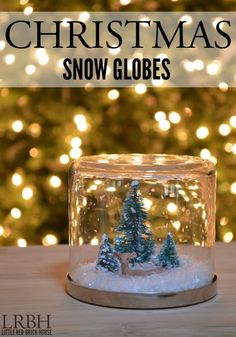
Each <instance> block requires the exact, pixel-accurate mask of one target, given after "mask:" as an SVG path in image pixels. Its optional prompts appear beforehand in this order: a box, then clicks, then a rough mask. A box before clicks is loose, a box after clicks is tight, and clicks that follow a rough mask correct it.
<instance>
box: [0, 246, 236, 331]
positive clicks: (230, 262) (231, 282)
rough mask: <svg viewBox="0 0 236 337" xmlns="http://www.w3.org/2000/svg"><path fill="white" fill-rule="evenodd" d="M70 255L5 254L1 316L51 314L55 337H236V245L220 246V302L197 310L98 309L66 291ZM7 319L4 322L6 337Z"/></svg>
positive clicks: (0, 259)
mask: <svg viewBox="0 0 236 337" xmlns="http://www.w3.org/2000/svg"><path fill="white" fill-rule="evenodd" d="M68 257H69V249H68V247H67V246H57V247H49V248H45V247H27V248H15V247H6V248H5V247H2V248H0V314H1V315H2V314H6V315H10V316H7V317H10V318H11V317H12V315H13V314H22V315H26V314H43V315H45V314H51V327H52V335H53V336H65V337H70V336H74V337H118V336H119V337H167V336H168V337H172V336H173V337H192V336H194V337H211V336H214V337H216V336H217V337H228V336H230V337H236V243H231V244H223V243H218V244H217V245H216V271H217V273H218V275H219V283H218V296H217V297H215V298H214V299H212V300H210V301H208V302H205V303H202V304H198V305H195V306H190V307H185V308H179V309H165V310H121V309H109V308H104V307H98V306H93V305H89V304H85V303H81V302H79V301H76V300H74V299H73V298H71V297H69V296H68V295H67V294H66V293H65V291H64V283H65V275H66V272H67V271H68ZM1 329H2V318H1V322H0V335H1Z"/></svg>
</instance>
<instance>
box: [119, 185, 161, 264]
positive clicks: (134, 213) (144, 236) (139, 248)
mask: <svg viewBox="0 0 236 337" xmlns="http://www.w3.org/2000/svg"><path fill="white" fill-rule="evenodd" d="M147 218H148V214H147V212H146V210H145V207H144V203H143V200H142V197H141V195H140V193H139V182H138V181H136V180H135V181H132V182H131V189H130V192H129V193H128V194H127V196H126V198H125V201H124V206H123V209H122V213H121V217H120V223H119V226H118V227H117V228H116V232H118V233H121V234H120V235H118V236H116V238H115V250H116V251H117V252H119V253H132V252H135V253H136V254H137V257H135V258H133V259H131V262H132V263H135V262H138V263H143V262H147V261H149V260H150V258H151V256H152V255H153V253H154V246H155V241H154V238H153V234H152V232H151V231H150V229H149V227H148V226H147V225H146V224H145V221H146V220H147Z"/></svg>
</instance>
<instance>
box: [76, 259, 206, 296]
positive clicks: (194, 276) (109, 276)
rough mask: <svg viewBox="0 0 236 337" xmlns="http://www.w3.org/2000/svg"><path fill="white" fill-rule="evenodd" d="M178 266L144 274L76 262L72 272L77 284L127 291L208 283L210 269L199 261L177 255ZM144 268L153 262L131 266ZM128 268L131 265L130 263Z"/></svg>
mask: <svg viewBox="0 0 236 337" xmlns="http://www.w3.org/2000/svg"><path fill="white" fill-rule="evenodd" d="M179 257H180V266H179V267H175V268H170V269H165V270H163V271H161V272H159V273H153V274H150V275H145V276H131V275H121V274H119V273H112V272H109V271H102V270H96V267H95V265H96V263H95V262H92V263H86V264H82V265H79V266H78V267H77V268H76V269H75V270H74V271H73V273H72V278H73V280H74V281H76V282H78V283H79V284H80V285H81V286H85V287H88V288H93V289H100V290H106V291H116V292H128V293H153V292H155V293H168V292H177V291H184V290H188V289H194V288H200V287H202V286H204V285H207V284H210V283H211V280H212V271H211V270H210V269H209V266H207V265H206V264H205V263H204V262H203V261H200V260H196V259H194V258H193V257H190V256H187V255H180V256H179ZM136 268H137V269H138V268H139V269H142V270H148V269H151V268H155V266H154V264H153V263H151V262H149V263H146V264H143V266H142V267H141V265H138V264H137V265H136V267H135V269H136ZM130 269H132V267H130Z"/></svg>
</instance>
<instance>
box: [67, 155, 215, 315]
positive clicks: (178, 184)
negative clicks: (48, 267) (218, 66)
mask: <svg viewBox="0 0 236 337" xmlns="http://www.w3.org/2000/svg"><path fill="white" fill-rule="evenodd" d="M69 227H70V229H69V236H70V238H69V240H70V270H69V273H68V275H67V292H68V293H69V294H70V295H71V296H72V297H74V298H76V299H79V300H81V301H84V302H88V303H93V304H98V305H104V306H110V307H120V308H139V309H142V308H146V309H149V308H150V309H151V308H170V307H178V306H184V305H191V304H195V303H200V302H203V301H206V300H208V299H210V298H212V297H214V296H215V295H216V291H217V277H216V275H215V273H214V255H213V247H214V242H215V169H214V165H213V164H212V163H211V162H210V161H208V160H203V159H201V158H198V157H191V156H177V155H154V154H153V155H148V154H129V155H128V154H127V155H114V154H113V155H98V156H88V157H81V158H80V159H79V160H76V161H74V162H73V163H72V165H71V168H70V172H69Z"/></svg>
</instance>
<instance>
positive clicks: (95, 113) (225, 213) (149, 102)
mask: <svg viewBox="0 0 236 337" xmlns="http://www.w3.org/2000/svg"><path fill="white" fill-rule="evenodd" d="M0 10H1V11H24V13H25V15H26V16H27V15H30V14H31V13H32V12H33V11H82V12H83V13H84V14H83V15H87V12H88V11H99V10H102V11H112V10H114V11H120V10H122V11H156V10H159V11H178V10H180V11H186V12H189V15H190V16H191V13H190V11H221V12H222V11H235V10H236V2H235V1H233V0H223V1H212V2H206V1H194V2H190V1H187V0H186V1H184V0H165V1H162V0H158V1H156V0H148V1H141V0H110V1H109V0H97V1H93V0H89V1H88V0H87V1H77V0H76V1H75V0H70V1H65V0H57V1H55V2H54V1H46V0H35V1H29V0H20V1H19V0H9V1H7V2H5V1H3V0H0ZM219 15H220V13H219ZM4 48H5V45H4V41H0V57H2V56H1V53H2V52H3V51H4ZM49 57H50V56H49V55H47V53H45V52H41V53H38V61H37V62H36V64H34V65H28V67H26V69H25V73H26V76H30V75H31V74H33V73H34V72H35V71H36V69H37V71H38V70H40V71H44V68H43V66H44V65H46V64H47V62H48V60H49ZM4 61H5V64H6V66H11V64H12V63H13V62H15V58H14V54H10V55H7V57H5V60H4ZM59 66H60V65H59ZM208 66H209V65H206V64H204V62H203V61H201V60H195V61H194V62H189V63H186V67H185V70H186V71H191V72H192V73H193V75H194V72H195V71H199V67H201V69H203V68H206V67H208ZM201 69H200V70H201ZM213 70H214V69H213ZM213 70H212V67H210V68H209V72H208V73H209V76H212V74H211V72H212V71H213ZM100 153H173V154H189V155H197V156H201V157H202V158H204V159H209V160H211V161H213V162H214V163H215V164H216V167H217V171H218V187H217V217H216V225H217V239H218V240H221V241H224V242H230V241H232V240H233V239H234V238H235V237H236V207H235V204H236V172H235V167H236V90H235V89H230V88H228V85H227V83H219V86H218V88H197V89H196V88H195V89H192V88H188V89H187V88H186V89H185V88H172V89H171V88H170V89H164V88H147V87H146V86H145V85H143V84H139V85H137V86H136V87H134V88H124V89H116V88H109V89H96V88H95V89H93V88H84V89H70V88H63V89H30V88H26V89H8V88H1V89H0V177H1V188H0V245H18V246H19V247H25V246H27V245H30V244H43V245H45V246H49V245H54V244H57V243H66V242H67V240H68V235H67V232H68V229H67V228H68V226H67V172H68V167H69V163H70V162H71V161H72V160H73V159H76V158H79V157H80V156H81V155H91V154H100ZM94 240H96V238H94ZM96 242H97V241H96Z"/></svg>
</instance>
